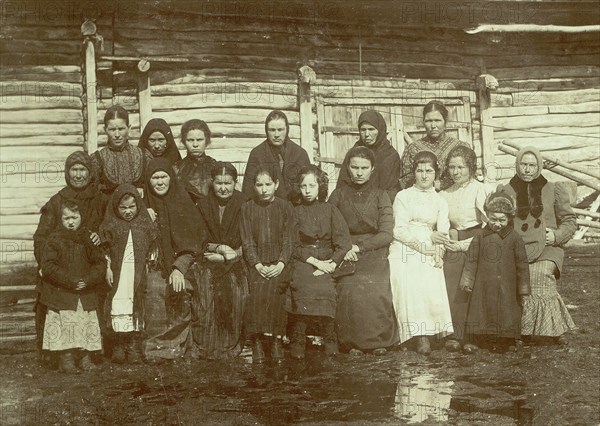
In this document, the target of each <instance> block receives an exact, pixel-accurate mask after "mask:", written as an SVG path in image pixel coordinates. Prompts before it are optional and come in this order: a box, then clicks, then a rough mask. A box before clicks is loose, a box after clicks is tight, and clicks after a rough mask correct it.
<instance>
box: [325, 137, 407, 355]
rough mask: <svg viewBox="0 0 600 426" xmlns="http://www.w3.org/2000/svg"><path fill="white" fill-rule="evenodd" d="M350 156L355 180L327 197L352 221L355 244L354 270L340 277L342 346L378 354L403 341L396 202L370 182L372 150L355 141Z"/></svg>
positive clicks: (349, 258)
mask: <svg viewBox="0 0 600 426" xmlns="http://www.w3.org/2000/svg"><path fill="white" fill-rule="evenodd" d="M346 157H347V158H348V173H349V175H350V182H349V183H348V184H347V185H342V186H340V187H339V188H336V189H335V191H333V193H332V194H331V197H329V201H328V202H329V203H331V204H333V205H334V206H335V207H337V208H338V210H339V211H340V213H341V214H342V216H343V217H344V219H345V220H346V223H347V224H348V228H349V230H350V237H351V239H352V248H351V249H350V250H349V251H348V252H347V253H346V255H345V257H344V260H346V261H350V262H355V266H356V272H355V273H354V274H353V275H347V276H345V277H341V278H340V279H339V280H338V285H337V288H338V305H337V312H336V316H335V322H336V326H337V335H338V336H337V337H338V342H339V345H340V348H341V349H342V350H350V351H351V354H356V355H360V354H362V351H373V352H374V353H375V354H377V355H379V354H384V353H385V352H386V348H388V347H390V346H392V345H393V344H395V343H396V342H397V341H398V333H397V328H396V318H395V317H394V308H393V306H392V293H391V289H390V274H389V270H390V269H389V264H388V260H387V256H388V247H389V244H390V242H391V241H392V229H393V226H394V219H393V217H392V206H391V203H390V199H389V197H388V194H387V193H386V191H384V190H383V189H380V188H378V187H377V186H376V185H375V183H374V182H371V176H372V174H373V170H374V163H375V156H374V154H373V152H372V151H371V150H370V149H368V148H365V147H362V146H360V147H354V148H352V149H350V151H348V154H347V155H346Z"/></svg>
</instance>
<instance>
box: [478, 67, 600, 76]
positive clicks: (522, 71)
mask: <svg viewBox="0 0 600 426" xmlns="http://www.w3.org/2000/svg"><path fill="white" fill-rule="evenodd" d="M487 71H488V73H490V74H491V75H493V76H494V77H496V78H497V79H498V80H530V79H533V78H539V79H541V78H568V77H600V69H599V68H598V67H597V66H594V65H577V66H573V65H563V66H527V65H525V64H515V66H514V67H501V68H489V69H488V70H487Z"/></svg>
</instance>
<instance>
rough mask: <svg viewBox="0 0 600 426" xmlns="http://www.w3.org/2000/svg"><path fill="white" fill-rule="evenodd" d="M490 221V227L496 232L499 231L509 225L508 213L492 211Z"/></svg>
mask: <svg viewBox="0 0 600 426" xmlns="http://www.w3.org/2000/svg"><path fill="white" fill-rule="evenodd" d="M488 221H489V224H490V228H492V230H493V231H494V232H498V231H500V230H501V229H503V228H505V227H506V225H508V216H507V215H506V213H499V212H490V214H489V216H488Z"/></svg>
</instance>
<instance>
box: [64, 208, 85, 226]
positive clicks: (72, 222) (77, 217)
mask: <svg viewBox="0 0 600 426" xmlns="http://www.w3.org/2000/svg"><path fill="white" fill-rule="evenodd" d="M61 222H62V226H64V228H65V229H68V230H69V231H77V230H78V229H79V227H80V226H81V214H80V213H79V212H74V211H72V210H70V209H63V211H62V216H61Z"/></svg>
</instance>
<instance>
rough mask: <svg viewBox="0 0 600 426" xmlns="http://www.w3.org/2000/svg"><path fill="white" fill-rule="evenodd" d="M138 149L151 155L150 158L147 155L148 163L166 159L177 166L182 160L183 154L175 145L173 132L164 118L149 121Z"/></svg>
mask: <svg viewBox="0 0 600 426" xmlns="http://www.w3.org/2000/svg"><path fill="white" fill-rule="evenodd" d="M138 147H140V148H141V149H142V150H144V153H150V156H148V155H147V154H145V156H146V158H147V160H148V161H150V160H151V159H152V158H157V157H162V158H166V159H167V160H168V161H169V162H171V164H175V163H177V162H178V161H180V160H181V154H180V153H179V149H177V144H175V138H173V132H171V128H170V127H169V125H168V124H167V122H166V121H165V120H163V119H162V118H153V119H152V120H150V121H148V124H146V127H144V131H143V132H142V135H141V136H140V141H139V142H138Z"/></svg>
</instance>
